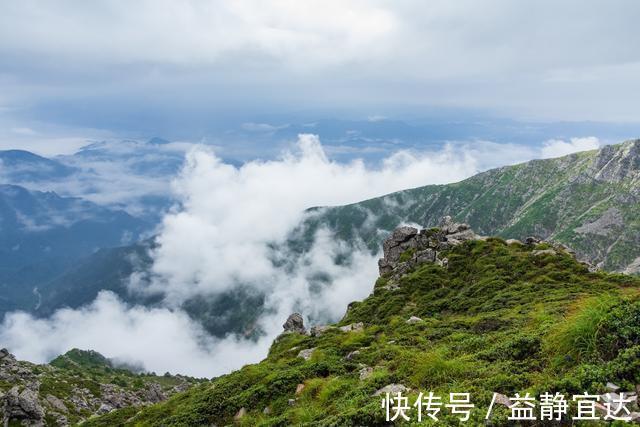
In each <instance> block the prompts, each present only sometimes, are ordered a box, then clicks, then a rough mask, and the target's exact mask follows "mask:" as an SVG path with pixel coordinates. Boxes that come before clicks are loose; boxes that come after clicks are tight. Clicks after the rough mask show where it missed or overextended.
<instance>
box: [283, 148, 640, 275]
mask: <svg viewBox="0 0 640 427" xmlns="http://www.w3.org/2000/svg"><path fill="white" fill-rule="evenodd" d="M310 213H311V215H310V217H309V218H308V219H307V221H306V222H305V223H304V224H303V225H301V226H300V227H299V229H298V230H297V233H296V235H295V237H292V239H291V244H292V245H294V246H302V247H304V246H306V245H309V241H310V240H311V238H312V236H313V233H314V232H315V231H316V230H317V229H318V228H319V227H328V228H329V229H331V230H332V231H334V232H336V234H337V237H338V238H340V239H343V240H345V241H349V242H354V241H355V240H356V239H361V240H362V241H364V243H365V244H366V245H367V246H368V247H369V248H370V249H371V250H372V251H373V252H375V251H377V250H378V249H379V245H380V241H381V240H382V239H383V238H384V236H385V235H386V234H387V233H388V232H389V231H391V230H393V229H394V228H395V227H396V226H398V225H400V224H401V223H406V222H408V223H416V224H421V225H425V226H435V225H436V223H437V221H438V220H439V219H440V218H441V217H442V216H445V215H451V216H452V217H454V219H456V220H459V221H464V222H466V223H469V224H470V225H471V226H472V227H473V228H474V229H475V230H476V231H477V232H478V233H480V234H484V235H489V236H493V235H495V236H501V237H504V238H517V239H523V238H525V237H526V236H530V235H535V236H538V237H541V238H544V239H546V240H553V241H556V242H560V243H564V244H566V245H568V246H569V247H571V248H573V249H574V250H575V251H576V252H577V253H578V254H579V255H580V256H581V257H583V258H585V259H588V260H590V261H591V262H593V263H594V264H598V265H599V266H600V267H602V268H604V269H607V270H609V271H626V272H630V273H634V272H640V140H635V141H628V142H625V143H623V144H618V145H610V146H606V147H604V148H602V149H600V150H594V151H588V152H582V153H576V154H571V155H569V156H565V157H561V158H557V159H546V160H533V161H530V162H526V163H522V164H519V165H514V166H505V167H501V168H498V169H492V170H490V171H487V172H484V173H481V174H478V175H475V176H473V177H471V178H468V179H466V180H464V181H461V182H458V183H454V184H447V185H429V186H426V187H420V188H415V189H410V190H406V191H400V192H397V193H392V194H389V195H387V196H383V197H378V198H375V199H371V200H367V201H364V202H360V203H355V204H351V205H347V206H339V207H330V208H316V209H312V210H311V211H310Z"/></svg>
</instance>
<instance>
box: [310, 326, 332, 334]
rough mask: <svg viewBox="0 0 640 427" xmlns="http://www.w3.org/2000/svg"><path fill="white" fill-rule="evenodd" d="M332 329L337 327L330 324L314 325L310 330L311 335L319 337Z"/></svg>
mask: <svg viewBox="0 0 640 427" xmlns="http://www.w3.org/2000/svg"><path fill="white" fill-rule="evenodd" d="M331 329H335V326H329V325H317V326H312V327H311V330H310V331H309V335H311V336H312V337H319V336H321V335H322V334H324V333H325V332H327V331H329V330H331Z"/></svg>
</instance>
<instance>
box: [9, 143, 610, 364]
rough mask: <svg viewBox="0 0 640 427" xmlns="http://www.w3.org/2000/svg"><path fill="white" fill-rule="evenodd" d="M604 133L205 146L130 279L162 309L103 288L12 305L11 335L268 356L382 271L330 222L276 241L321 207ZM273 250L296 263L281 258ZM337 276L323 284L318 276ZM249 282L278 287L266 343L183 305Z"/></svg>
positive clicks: (156, 350)
mask: <svg viewBox="0 0 640 427" xmlns="http://www.w3.org/2000/svg"><path fill="white" fill-rule="evenodd" d="M597 143H598V142H597V140H593V139H589V138H587V139H584V140H572V141H570V142H562V141H551V142H548V143H547V144H546V145H544V146H543V147H542V148H541V149H539V150H534V149H531V148H527V147H521V146H514V145H498V144H493V143H490V142H477V143H475V144H472V145H468V144H450V145H448V146H446V147H445V148H444V149H441V150H438V151H433V152H422V153H412V152H407V151H401V152H397V153H396V154H394V155H392V156H390V157H389V158H387V159H385V160H384V161H383V162H382V163H381V165H379V167H376V168H372V167H367V166H366V165H365V164H364V163H363V162H361V161H353V162H351V163H346V164H345V163H336V162H333V161H331V160H329V159H328V158H327V157H326V155H325V153H324V150H323V148H322V146H321V144H320V141H319V139H318V137H317V136H314V135H301V136H300V137H299V140H298V142H297V144H296V145H295V146H293V147H292V148H291V149H290V150H289V151H287V152H285V153H283V155H282V156H281V157H280V158H279V159H277V160H272V161H257V160H256V161H253V162H249V163H246V164H244V165H243V166H241V167H234V166H231V165H229V164H225V163H224V162H222V161H221V160H220V159H219V158H218V157H217V156H216V155H215V153H214V152H212V151H210V150H209V149H206V148H202V147H198V148H195V149H193V150H191V151H190V152H189V154H188V155H187V161H186V165H185V167H184V169H183V171H182V173H181V175H180V176H179V177H178V179H176V180H175V182H174V192H175V196H176V197H177V198H178V199H179V200H180V205H179V206H177V207H176V208H175V209H174V210H173V211H172V212H171V213H169V214H167V215H166V216H165V218H164V220H163V223H162V227H161V229H160V235H159V238H158V244H159V247H158V249H157V250H156V251H155V252H154V253H153V257H154V264H153V267H152V269H151V272H150V274H147V273H142V272H140V273H138V274H135V275H134V276H133V277H132V278H131V288H132V291H133V292H143V293H144V292H147V293H149V292H150V293H154V294H157V295H160V296H161V297H162V300H163V304H161V306H159V307H156V308H144V307H139V306H134V307H131V306H128V305H126V304H124V303H123V302H121V301H119V300H118V299H117V298H116V297H115V296H114V295H113V294H110V293H106V292H105V293H102V294H100V296H99V297H98V298H97V300H96V301H94V302H93V303H92V304H91V305H89V306H87V307H84V308H82V309H79V310H69V309H64V310H59V311H58V312H56V313H55V314H54V315H53V316H52V317H51V318H50V319H34V318H32V317H31V316H29V315H27V314H24V313H13V314H11V315H9V316H8V317H7V318H6V319H5V321H4V323H3V325H2V328H0V342H2V343H3V344H4V345H6V346H8V347H9V348H10V349H11V350H12V351H14V352H15V353H16V354H17V355H18V356H19V357H22V358H26V359H29V360H33V361H39V362H43V361H46V360H47V359H49V358H51V357H53V356H55V355H56V354H59V353H62V352H65V351H67V350H69V349H70V348H72V347H80V348H90V349H95V350H98V351H100V352H103V353H104V354H105V355H107V356H109V357H117V358H119V359H121V360H126V361H129V362H132V363H136V362H139V363H142V364H143V365H144V366H145V367H146V368H147V369H149V370H154V371H157V372H164V371H171V372H182V373H188V374H192V375H199V376H210V375H217V374H222V373H224V372H228V371H229V370H231V369H236V368H239V367H240V366H242V365H243V364H245V363H249V362H254V361H257V360H260V359H261V358H262V357H263V356H264V355H265V354H266V350H267V348H268V346H269V344H270V343H271V340H272V339H273V338H274V337H275V336H276V335H277V334H278V333H279V332H280V331H281V325H282V322H283V321H284V320H285V319H286V317H287V315H288V314H290V313H291V312H292V311H293V310H300V311H301V312H302V313H304V315H305V316H307V317H308V318H311V319H314V320H315V321H328V320H335V319H337V318H339V317H340V316H341V315H342V314H343V313H344V311H345V309H346V306H347V304H348V303H349V302H351V301H353V300H357V299H362V298H363V297H365V296H366V295H367V294H368V293H369V292H370V291H371V289H372V286H373V282H374V280H375V278H376V276H377V268H376V257H375V256H371V255H370V254H369V253H368V252H367V251H364V250H362V251H352V252H351V254H350V262H348V263H345V264H340V265H339V264H337V263H336V258H337V257H338V255H341V254H344V253H349V252H350V251H351V249H349V248H345V247H343V246H342V245H341V244H340V243H338V242H337V240H336V239H334V238H333V236H332V235H331V234H330V233H328V232H327V231H326V230H320V231H319V232H318V233H317V235H316V236H315V243H314V245H313V246H312V247H311V248H310V249H309V250H308V251H307V252H305V253H303V254H302V255H299V256H297V257H295V258H289V257H290V256H291V254H290V253H288V252H287V251H286V250H285V251H284V252H279V253H278V252H276V253H275V254H274V252H273V250H271V249H270V248H271V247H272V245H273V244H278V243H280V242H282V241H283V240H284V239H285V238H286V236H287V234H288V233H289V232H290V231H291V230H292V229H293V228H294V227H295V226H296V225H297V224H298V223H299V221H300V220H301V219H302V218H303V216H304V215H305V213H304V209H306V208H308V207H312V206H323V205H337V204H345V203H351V202H356V201H359V200H363V199H366V198H370V197H374V196H378V195H382V194H385V193H389V192H392V191H396V190H400V189H405V188H410V187H416V186H419V185H425V184H435V183H447V182H453V181H458V180H460V179H463V178H465V177H467V176H470V175H472V174H474V173H476V172H478V171H479V170H482V169H486V168H488V167H490V166H497V165H502V164H506V163H514V162H517V161H523V160H526V159H529V158H532V157H540V156H541V155H542V154H543V153H545V152H546V153H547V154H549V152H550V151H549V150H556V151H557V150H560V151H562V152H563V153H564V152H566V151H567V150H570V149H573V150H575V149H579V148H583V147H584V144H587V145H588V146H589V147H591V145H593V144H597ZM274 256H276V257H277V256H280V257H282V258H284V259H285V260H286V261H287V264H286V268H280V267H275V266H274V263H273V262H272V261H273V259H274ZM321 275H322V276H323V277H324V278H325V279H326V282H327V283H326V285H325V286H323V287H321V288H317V286H315V285H316V284H317V281H316V279H317V277H319V276H321ZM239 284H243V285H244V286H252V287H254V288H255V289H258V290H260V291H262V292H264V293H265V294H266V295H267V300H266V307H267V309H268V310H267V312H266V314H265V315H263V316H262V317H261V318H260V325H259V326H260V327H261V328H262V329H263V330H264V331H265V333H266V335H265V336H264V337H263V338H261V339H259V340H258V341H257V342H254V341H248V340H243V339H240V338H237V337H233V336H230V337H227V338H226V339H223V340H219V339H213V338H211V337H210V336H208V335H207V334H206V333H205V332H204V331H203V329H202V327H201V326H200V325H199V324H197V323H196V322H194V321H192V320H191V319H189V317H188V316H187V315H186V314H185V313H184V312H183V311H181V310H180V308H179V307H180V305H181V303H182V302H183V301H185V300H187V299H189V298H194V297H197V298H199V297H205V296H207V295H215V294H220V293H221V292H224V291H227V290H229V289H232V288H234V287H235V286H238V285H239Z"/></svg>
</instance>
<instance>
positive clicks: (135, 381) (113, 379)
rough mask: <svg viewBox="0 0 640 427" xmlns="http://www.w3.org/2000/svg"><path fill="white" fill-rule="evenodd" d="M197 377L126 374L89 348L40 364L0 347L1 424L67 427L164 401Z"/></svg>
mask: <svg viewBox="0 0 640 427" xmlns="http://www.w3.org/2000/svg"><path fill="white" fill-rule="evenodd" d="M197 382H198V380H196V379H194V378H189V377H184V376H180V375H178V376H171V375H169V374H165V375H163V376H157V375H155V374H149V373H142V372H132V371H130V370H128V369H125V368H123V367H119V366H118V365H117V364H116V363H114V362H113V361H111V360H109V359H107V358H106V357H104V356H102V355H101V354H100V353H97V352H95V351H83V350H78V349H73V350H71V351H69V352H67V353H66V354H64V355H62V356H59V357H57V358H55V359H54V360H52V361H51V362H50V363H49V364H46V365H35V364H33V363H29V362H22V361H18V360H16V359H15V357H14V356H13V355H11V354H10V353H9V352H8V351H7V350H5V349H2V350H0V418H1V419H2V420H3V423H4V425H10V426H11V425H29V426H38V425H39V426H42V425H47V426H67V425H76V424H77V423H79V422H81V421H83V420H85V419H87V418H90V417H91V416H96V415H101V414H105V413H108V412H110V411H112V410H114V409H122V410H123V411H130V412H131V414H132V415H133V414H135V413H136V412H137V411H138V410H139V409H140V407H142V406H145V405H150V404H153V403H157V402H160V401H163V400H165V399H167V397H169V396H171V395H173V394H175V393H177V392H181V391H184V390H186V389H188V388H189V387H191V386H192V385H194V384H196V383H197Z"/></svg>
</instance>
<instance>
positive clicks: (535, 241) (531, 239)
mask: <svg viewBox="0 0 640 427" xmlns="http://www.w3.org/2000/svg"><path fill="white" fill-rule="evenodd" d="M541 241H542V240H540V239H538V238H537V237H534V236H529V237H527V238H526V239H524V244H525V245H537V244H538V243H540V242H541Z"/></svg>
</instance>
